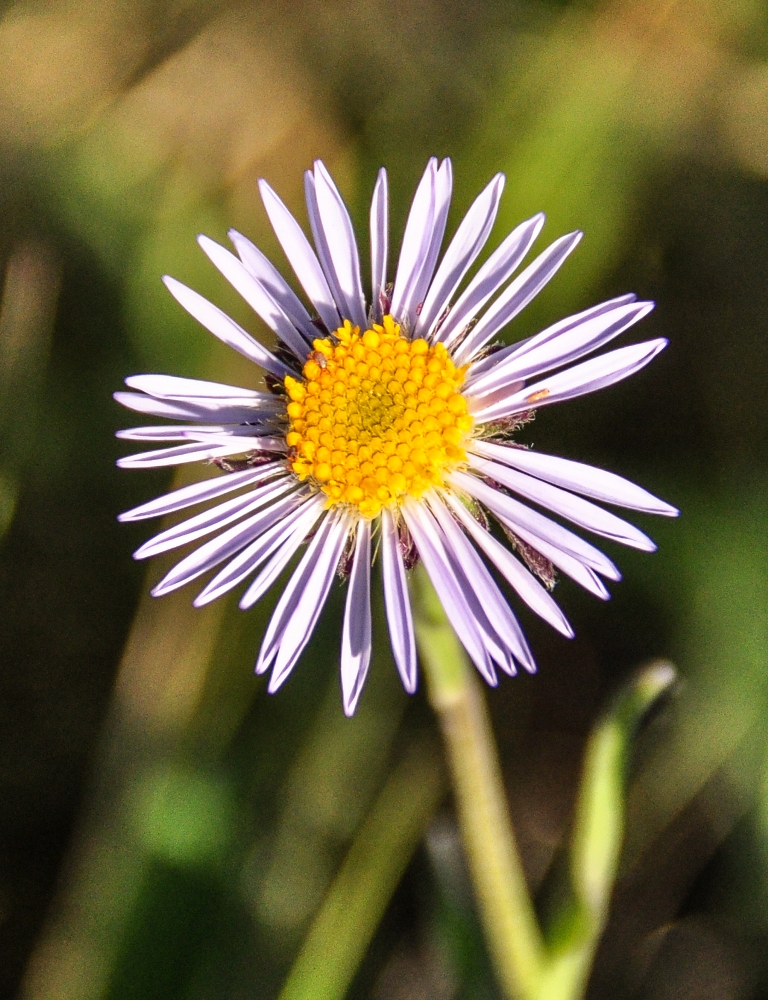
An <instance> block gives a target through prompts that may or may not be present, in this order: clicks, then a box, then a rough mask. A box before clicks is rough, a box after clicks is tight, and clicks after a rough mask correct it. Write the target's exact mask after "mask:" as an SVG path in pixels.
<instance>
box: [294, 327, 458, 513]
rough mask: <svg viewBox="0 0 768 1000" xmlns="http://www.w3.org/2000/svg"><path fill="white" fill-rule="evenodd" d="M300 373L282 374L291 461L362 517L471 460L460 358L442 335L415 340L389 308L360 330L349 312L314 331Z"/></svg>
mask: <svg viewBox="0 0 768 1000" xmlns="http://www.w3.org/2000/svg"><path fill="white" fill-rule="evenodd" d="M312 346H313V350H312V352H311V354H310V355H309V357H308V358H307V360H306V362H305V364H304V367H303V371H302V374H303V376H304V377H303V379H296V378H292V377H291V376H287V377H286V378H285V389H286V392H287V393H288V397H289V399H290V402H289V403H288V407H287V412H288V419H289V424H290V426H289V430H288V434H287V436H286V441H287V444H288V446H289V448H290V452H289V462H290V465H291V468H292V469H293V471H294V473H295V474H296V475H297V476H298V477H299V478H300V479H301V480H309V481H310V482H312V483H314V484H316V485H317V487H318V488H319V489H321V490H322V491H323V492H324V493H325V494H326V495H327V497H328V506H332V505H334V504H342V503H343V504H350V505H352V506H354V507H356V508H357V509H358V510H359V512H360V514H361V515H362V516H363V517H368V518H372V517H376V516H377V514H379V513H380V511H381V508H382V507H384V506H391V505H393V504H397V503H399V502H401V501H402V500H403V499H404V498H405V497H414V498H417V499H418V498H419V497H421V496H422V495H423V494H424V492H425V491H426V490H428V489H429V488H430V487H433V486H441V485H443V477H444V475H445V473H446V472H447V471H449V469H452V468H455V467H456V466H457V465H460V464H461V463H462V462H465V461H466V457H467V456H466V452H465V450H464V444H465V442H466V440H467V436H468V434H469V432H470V431H471V429H472V425H473V420H472V417H471V416H470V415H469V413H468V410H467V402H466V400H465V398H464V396H463V395H462V394H461V391H460V390H461V386H462V384H463V382H464V377H465V372H466V366H464V367H461V368H457V367H456V366H455V365H454V363H453V361H452V360H451V358H450V356H449V354H448V351H447V350H446V348H445V346H444V345H443V344H441V343H437V344H434V345H432V346H430V345H429V344H428V343H427V341H426V340H423V339H421V338H418V339H416V340H409V339H408V338H407V337H405V336H403V333H402V330H401V328H400V325H399V324H398V323H397V322H396V321H395V320H394V319H393V318H392V317H391V316H385V317H384V318H383V320H382V322H381V323H380V324H379V323H373V324H372V325H371V326H370V328H369V329H367V330H365V331H363V332H362V333H361V332H360V327H358V326H353V325H352V324H351V323H350V322H349V320H347V321H345V323H344V325H343V326H341V327H339V329H338V330H336V331H335V333H334V334H333V336H332V337H328V338H324V339H318V340H315V341H314V343H313V345H312Z"/></svg>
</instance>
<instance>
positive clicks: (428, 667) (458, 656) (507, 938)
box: [414, 566, 544, 1000]
mask: <svg viewBox="0 0 768 1000" xmlns="http://www.w3.org/2000/svg"><path fill="white" fill-rule="evenodd" d="M414 589H415V590H416V594H415V597H416V600H415V602H414V603H415V610H416V615H415V621H414V625H415V629H416V641H417V643H418V647H419V653H420V655H421V662H422V664H423V668H424V673H425V676H426V680H427V691H428V696H429V700H430V703H431V705H432V707H433V709H434V710H435V713H436V714H437V717H438V720H439V722H440V728H441V730H442V733H443V737H444V740H445V744H446V749H447V753H448V762H449V766H450V771H451V777H452V781H453V789H454V794H455V797H456V808H457V811H458V816H459V823H460V825H461V831H462V835H463V840H464V847H465V850H466V852H467V859H468V863H469V869H470V874H471V877H472V881H473V883H474V887H475V892H476V896H477V902H478V906H479V909H480V917H481V920H482V923H483V926H484V928H485V933H486V937H487V940H488V946H489V949H490V952H491V957H492V959H493V962H494V965H495V967H496V970H497V974H498V977H499V979H500V981H501V985H502V987H503V988H504V991H505V993H506V994H507V996H508V997H510V998H511V1000H533V998H534V997H536V996H537V993H538V987H539V982H540V980H541V976H542V969H543V959H544V941H543V938H542V934H541V930H540V928H539V924H538V921H537V919H536V914H535V912H534V909H533V903H532V901H531V897H530V894H529V892H528V886H527V883H526V879H525V872H524V870H523V865H522V862H521V860H520V854H519V852H518V850H517V843H516V840H515V834H514V830H513V828H512V824H511V821H510V818H509V810H508V808H507V802H506V796H505V793H504V786H503V783H502V778H501V769H500V767H499V762H498V757H497V753H496V747H495V743H494V739H493V732H492V729H491V724H490V719H489V717H488V712H487V709H486V706H485V702H484V700H483V696H482V691H481V690H480V685H479V683H478V681H477V678H476V677H475V675H474V671H473V670H472V668H471V667H470V665H469V664H468V663H467V659H466V656H465V654H464V651H463V650H462V648H461V646H460V645H459V641H458V639H457V638H456V635H455V633H454V631H453V629H452V628H451V626H450V624H449V622H448V619H447V618H446V615H445V612H444V611H443V608H442V605H441V604H440V601H439V600H438V598H437V595H436V594H435V591H434V588H433V587H432V584H431V583H430V580H429V577H428V576H427V573H426V571H425V570H424V569H423V567H421V566H419V567H418V568H417V570H416V572H415V574H414Z"/></svg>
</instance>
